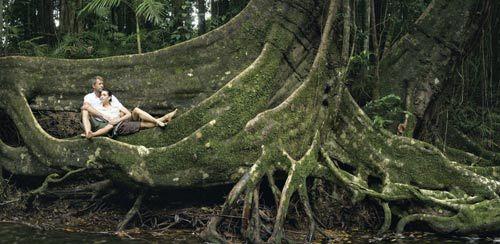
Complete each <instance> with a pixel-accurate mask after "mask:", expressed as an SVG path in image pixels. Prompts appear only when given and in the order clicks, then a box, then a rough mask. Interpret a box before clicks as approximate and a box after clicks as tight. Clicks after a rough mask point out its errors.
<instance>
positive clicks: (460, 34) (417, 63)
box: [380, 1, 491, 131]
mask: <svg viewBox="0 0 500 244" xmlns="http://www.w3.org/2000/svg"><path fill="white" fill-rule="evenodd" d="M490 5H491V1H484V4H480V3H478V2H476V1H467V2H464V3H462V2H460V3H459V2H443V1H434V2H432V3H431V4H430V5H429V7H428V8H427V9H426V10H425V12H424V13H423V14H422V16H425V17H426V18H419V19H418V20H417V21H416V23H415V28H414V30H413V31H411V32H410V33H408V34H406V35H404V36H403V37H402V38H401V39H400V40H399V41H398V42H397V43H396V44H395V45H394V46H393V47H392V48H391V50H389V51H387V53H386V55H385V56H384V58H383V60H382V63H381V70H383V71H381V78H380V80H381V81H383V83H381V93H382V95H387V94H391V93H392V94H396V95H399V96H400V97H402V98H404V99H403V100H406V101H407V103H406V110H407V111H409V112H411V113H413V115H414V116H412V118H413V119H412V121H410V124H411V125H412V126H410V127H409V128H408V129H410V130H411V131H413V129H414V128H415V127H416V126H417V127H418V125H417V123H419V122H420V121H421V120H422V118H423V117H424V114H425V112H426V110H427V108H428V106H429V104H430V103H431V101H432V100H434V99H435V96H437V95H438V94H439V93H440V92H441V90H442V87H443V84H444V83H446V82H447V81H448V79H447V77H449V76H450V73H451V72H452V70H453V65H454V64H456V63H457V62H458V61H459V60H460V59H461V58H462V57H463V56H464V55H465V54H466V50H467V48H468V47H469V46H470V44H471V43H470V41H471V40H473V39H475V38H476V37H477V35H478V33H477V32H478V26H482V23H484V19H485V17H486V16H487V15H488V14H487V12H488V11H489V9H490V8H491V7H490ZM451 9H453V10H452V11H454V13H453V14H452V13H449V12H447V11H451ZM477 9H479V10H477ZM475 11H477V12H475ZM455 12H456V13H455ZM442 16H447V18H443V17H442ZM463 16H470V17H469V18H464V17H463ZM473 17H476V18H473ZM450 29H455V30H457V31H456V32H450ZM427 50H433V51H432V52H428V51H427ZM409 88H411V89H409Z"/></svg>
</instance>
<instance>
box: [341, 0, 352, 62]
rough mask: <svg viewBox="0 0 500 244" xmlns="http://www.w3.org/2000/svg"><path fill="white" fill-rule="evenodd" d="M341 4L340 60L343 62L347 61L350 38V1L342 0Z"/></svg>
mask: <svg viewBox="0 0 500 244" xmlns="http://www.w3.org/2000/svg"><path fill="white" fill-rule="evenodd" d="M342 2H343V3H344V5H343V13H344V20H343V22H344V30H343V31H342V36H343V39H342V60H343V62H344V63H347V61H348V59H349V46H350V45H351V43H350V38H351V1H350V0H342Z"/></svg>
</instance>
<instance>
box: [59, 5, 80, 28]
mask: <svg viewBox="0 0 500 244" xmlns="http://www.w3.org/2000/svg"><path fill="white" fill-rule="evenodd" d="M81 7H82V1H81V0H61V1H60V10H61V11H60V22H59V29H60V32H61V34H63V35H64V34H74V33H79V32H81V30H82V23H81V21H80V20H79V19H78V12H77V11H78V10H80V9H81Z"/></svg>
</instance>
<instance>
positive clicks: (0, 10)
mask: <svg viewBox="0 0 500 244" xmlns="http://www.w3.org/2000/svg"><path fill="white" fill-rule="evenodd" d="M3 6H4V5H3V0H0V51H1V54H0V56H3V55H4V44H3V42H4V38H5V37H4V30H3V28H4V23H3V10H4V7H3Z"/></svg>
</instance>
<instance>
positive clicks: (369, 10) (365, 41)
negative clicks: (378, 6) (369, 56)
mask: <svg viewBox="0 0 500 244" xmlns="http://www.w3.org/2000/svg"><path fill="white" fill-rule="evenodd" d="M371 2H372V0H365V1H364V4H365V13H364V16H363V17H364V22H363V30H364V32H365V36H364V39H363V51H365V53H369V52H370V29H371V28H370V27H371V26H370V19H371V15H372V7H371Z"/></svg>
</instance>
